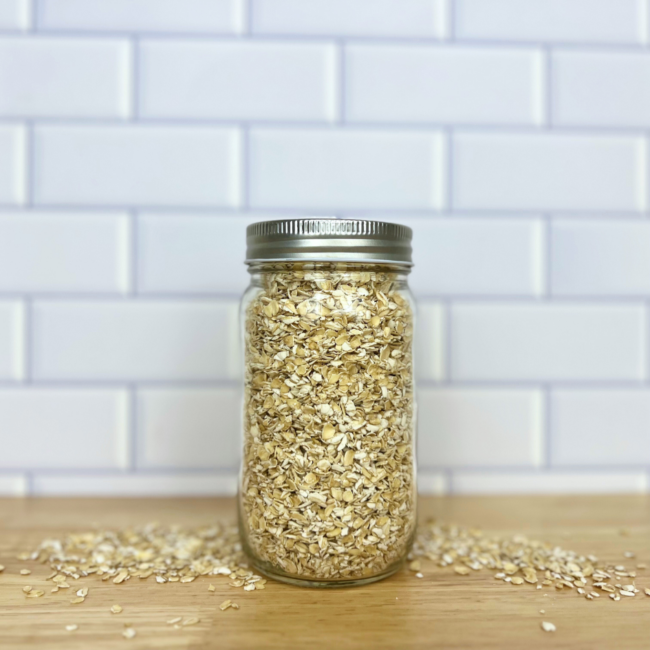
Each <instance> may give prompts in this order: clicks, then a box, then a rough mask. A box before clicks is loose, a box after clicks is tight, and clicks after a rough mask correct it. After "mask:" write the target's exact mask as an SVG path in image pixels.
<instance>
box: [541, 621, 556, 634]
mask: <svg viewBox="0 0 650 650" xmlns="http://www.w3.org/2000/svg"><path fill="white" fill-rule="evenodd" d="M542 630H544V632H555V630H557V628H556V627H555V625H553V623H549V621H542Z"/></svg>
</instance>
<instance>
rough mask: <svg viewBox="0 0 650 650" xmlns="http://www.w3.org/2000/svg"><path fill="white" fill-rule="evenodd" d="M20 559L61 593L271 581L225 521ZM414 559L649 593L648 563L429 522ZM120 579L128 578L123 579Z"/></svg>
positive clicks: (97, 540) (584, 593)
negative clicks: (130, 585)
mask: <svg viewBox="0 0 650 650" xmlns="http://www.w3.org/2000/svg"><path fill="white" fill-rule="evenodd" d="M21 559H24V560H32V561H40V562H41V563H42V564H46V565H48V566H49V567H50V568H51V569H52V571H53V572H52V574H51V575H50V576H49V577H48V579H49V580H52V582H53V583H54V584H55V585H56V586H57V587H58V588H59V589H60V588H63V587H65V588H68V587H69V585H68V583H67V582H66V580H71V581H73V580H74V581H76V580H79V579H81V578H84V577H86V576H89V575H96V576H97V577H98V578H100V579H101V580H103V581H107V582H110V583H111V584H115V587H114V588H115V589H120V588H121V587H120V585H121V584H124V583H125V582H128V581H129V580H134V579H136V578H137V579H138V580H147V579H151V580H153V579H154V577H155V579H156V582H160V583H166V582H168V581H169V582H171V581H176V582H180V578H182V577H185V576H191V577H193V578H198V577H200V576H222V577H223V578H224V580H225V581H227V584H228V585H229V586H231V587H235V588H244V590H245V591H254V590H257V589H260V588H264V585H265V584H266V579H265V578H263V577H261V576H259V575H257V574H255V573H254V572H253V571H252V570H251V569H250V568H249V565H248V563H247V559H246V556H245V555H244V553H243V552H242V548H241V543H240V541H239V537H238V534H237V529H236V528H235V527H234V526H229V525H223V524H216V525H214V526H209V527H198V528H183V527H181V526H160V525H156V524H150V525H147V526H143V527H140V528H132V529H124V530H116V531H94V532H88V533H81V534H79V533H73V534H70V535H68V536H66V537H63V538H62V539H47V540H44V541H43V542H42V543H41V545H40V546H39V547H38V549H36V550H35V551H34V552H32V553H26V554H24V555H21ZM409 560H410V561H409V564H408V567H409V569H410V570H411V572H412V574H411V575H415V576H416V577H423V573H422V572H421V569H423V570H425V571H426V566H425V564H424V562H423V560H429V561H431V562H433V563H435V564H436V565H438V566H439V567H442V568H448V569H449V570H450V571H453V572H454V573H455V574H456V575H457V579H458V580H466V579H468V576H471V575H472V574H474V573H478V572H485V571H490V572H491V573H492V575H493V577H494V578H496V579H497V580H499V581H503V582H505V583H509V585H514V586H515V587H516V588H522V589H523V588H529V589H530V588H532V587H535V586H536V587H537V588H545V589H554V590H556V591H558V592H565V593H571V594H574V595H576V596H578V597H583V598H586V599H587V600H591V601H593V600H595V599H597V598H598V597H599V596H604V595H609V599H608V600H610V599H611V600H612V601H614V602H619V601H621V600H625V599H626V598H635V597H637V596H638V595H641V596H642V597H643V595H644V594H646V595H648V596H650V589H649V588H647V587H645V585H643V586H639V585H637V584H636V582H637V572H640V573H641V574H643V572H644V568H639V567H645V565H644V564H642V563H639V564H637V565H636V566H635V568H627V567H626V566H625V565H622V564H610V563H606V562H602V561H600V560H599V559H598V558H597V557H595V556H594V555H582V554H580V553H577V552H575V551H571V550H567V549H564V548H561V547H559V546H554V545H552V544H549V543H546V542H541V541H537V540H533V539H529V538H527V537H525V536H524V535H513V536H495V535H486V534H484V533H483V532H482V531H480V530H477V529H474V528H465V527H461V526H454V525H440V524H438V523H436V522H429V523H426V524H422V525H421V526H420V527H419V529H418V534H417V536H416V539H415V543H414V545H413V548H412V551H411V554H410V555H409ZM115 576H123V579H122V580H120V581H116V580H115V579H114V578H115ZM173 578H175V579H176V580H172V579H173ZM213 579H214V578H213ZM645 583H646V584H647V581H645ZM217 584H218V583H217ZM161 588H162V587H161ZM511 588H512V587H511ZM23 590H24V591H25V595H26V596H27V597H28V598H38V597H41V596H43V595H44V594H43V592H42V591H40V590H34V589H31V588H29V587H27V586H26V587H25V588H24V589H23ZM88 593H89V592H88V588H87V587H83V588H81V589H78V590H76V589H75V595H76V594H79V595H77V597H76V598H74V599H73V600H72V601H71V602H72V603H73V604H81V603H83V602H84V599H85V597H86V595H87V594H88ZM81 594H83V595H81ZM621 596H623V598H621ZM220 607H221V609H228V608H231V607H232V608H233V609H236V608H238V605H237V604H236V603H233V602H232V601H230V600H226V601H224V602H223V603H222V604H221V606H220ZM112 611H114V612H115V613H117V611H121V607H120V606H119V605H114V606H113V608H112Z"/></svg>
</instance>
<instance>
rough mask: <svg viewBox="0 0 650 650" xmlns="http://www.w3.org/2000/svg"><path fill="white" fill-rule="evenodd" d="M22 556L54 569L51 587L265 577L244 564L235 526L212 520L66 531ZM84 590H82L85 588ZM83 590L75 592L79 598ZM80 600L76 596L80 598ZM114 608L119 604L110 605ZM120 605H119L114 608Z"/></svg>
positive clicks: (254, 582) (237, 581)
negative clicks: (84, 581)
mask: <svg viewBox="0 0 650 650" xmlns="http://www.w3.org/2000/svg"><path fill="white" fill-rule="evenodd" d="M19 559H21V560H39V561H40V562H42V563H44V564H45V563H47V564H49V566H50V568H51V569H52V570H53V571H54V573H52V575H51V576H49V578H48V579H51V580H52V581H53V583H54V585H55V586H54V589H53V591H54V590H60V589H66V588H69V587H70V585H69V584H68V583H67V582H66V580H68V579H73V580H78V579H79V578H81V577H85V576H88V575H93V574H94V575H96V576H99V577H101V579H102V580H103V581H111V582H113V583H115V584H121V583H124V582H126V581H128V580H130V579H131V578H138V579H141V580H144V579H147V578H150V577H151V578H153V579H155V581H156V582H158V583H165V582H193V581H194V580H195V579H196V578H197V577H199V576H207V575H222V576H227V577H228V579H229V582H230V584H231V585H232V586H233V587H244V588H245V589H246V590H247V591H252V590H254V589H263V588H264V584H265V583H266V580H265V579H264V578H263V577H262V576H259V575H256V574H255V573H253V571H251V570H250V569H249V568H248V565H247V563H246V558H245V556H244V554H243V552H242V550H241V544H240V542H239V534H238V532H237V528H236V527H235V526H227V525H221V524H217V525H214V526H210V527H202V528H194V529H186V528H182V527H180V526H171V527H164V526H159V525H156V524H149V525H147V526H143V527H141V528H134V529H126V530H117V531H97V532H89V533H80V534H76V533H73V534H70V535H68V536H66V537H65V538H63V539H61V540H58V539H46V540H44V541H43V542H42V543H41V545H40V546H39V547H38V549H37V550H36V551H34V552H33V553H24V554H22V555H21V556H20V557H19ZM86 594H87V590H86ZM86 594H83V595H80V594H78V596H79V598H81V600H82V601H83V598H85V596H86ZM80 602H81V601H80ZM114 608H115V610H113V611H114V613H119V612H120V611H121V609H122V608H121V607H120V606H119V605H117V606H115V605H114ZM118 608H119V610H118Z"/></svg>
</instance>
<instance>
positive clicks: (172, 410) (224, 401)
mask: <svg viewBox="0 0 650 650" xmlns="http://www.w3.org/2000/svg"><path fill="white" fill-rule="evenodd" d="M242 400H243V396H242V394H241V392H240V391H239V390H238V389H236V388H184V389H167V388H149V389H146V388H145V389H142V390H140V391H138V396H137V419H138V435H139V439H140V441H141V446H142V448H141V449H140V452H139V460H138V466H139V467H151V468H212V469H214V468H221V469H234V468H236V467H237V463H238V461H239V456H240V438H239V436H237V435H233V432H235V431H237V430H238V428H239V423H240V421H241V411H242V408H243V406H242V404H243V401H242Z"/></svg>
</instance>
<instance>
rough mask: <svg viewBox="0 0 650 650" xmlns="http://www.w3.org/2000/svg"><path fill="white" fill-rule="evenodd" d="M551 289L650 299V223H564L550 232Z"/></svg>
mask: <svg viewBox="0 0 650 650" xmlns="http://www.w3.org/2000/svg"><path fill="white" fill-rule="evenodd" d="M550 249H551V256H552V257H551V270H552V277H551V289H552V292H553V294H554V295H557V296H572V295H573V296H594V297H595V296H626V295H628V296H629V295H648V294H650V223H648V222H647V221H645V220H643V221H641V220H621V219H614V220H612V221H609V220H603V219H593V220H591V219H585V220H582V219H563V218H559V219H557V220H555V221H554V222H553V225H552V229H551V243H550Z"/></svg>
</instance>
